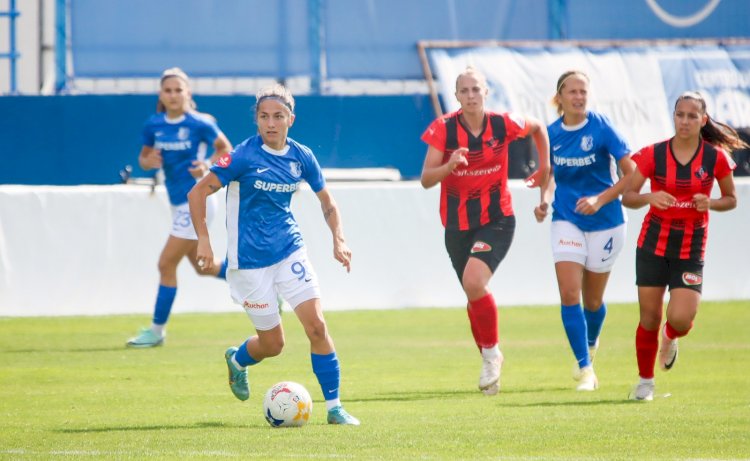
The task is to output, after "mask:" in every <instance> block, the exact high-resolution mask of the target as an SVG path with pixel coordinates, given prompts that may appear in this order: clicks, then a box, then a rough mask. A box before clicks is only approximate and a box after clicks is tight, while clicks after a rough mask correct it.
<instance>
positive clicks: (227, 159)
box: [216, 153, 232, 168]
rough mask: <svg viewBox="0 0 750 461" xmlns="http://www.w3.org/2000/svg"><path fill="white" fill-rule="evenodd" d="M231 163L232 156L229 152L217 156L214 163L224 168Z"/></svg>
mask: <svg viewBox="0 0 750 461" xmlns="http://www.w3.org/2000/svg"><path fill="white" fill-rule="evenodd" d="M231 163H232V156H231V155H230V154H229V153H226V154H224V155H222V156H221V157H219V160H217V161H216V165H217V166H218V167H219V168H226V167H228V166H229V165H230V164H231Z"/></svg>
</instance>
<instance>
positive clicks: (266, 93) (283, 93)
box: [255, 83, 294, 115]
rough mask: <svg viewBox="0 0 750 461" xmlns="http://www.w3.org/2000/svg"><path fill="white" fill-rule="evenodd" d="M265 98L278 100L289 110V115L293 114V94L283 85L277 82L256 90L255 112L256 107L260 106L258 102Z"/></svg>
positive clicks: (256, 111)
mask: <svg viewBox="0 0 750 461" xmlns="http://www.w3.org/2000/svg"><path fill="white" fill-rule="evenodd" d="M267 99H273V100H275V101H278V102H280V103H281V105H282V106H284V107H286V108H287V109H288V110H289V114H290V115H291V114H294V96H292V92H291V91H289V89H288V88H287V87H285V86H284V85H281V84H279V83H277V84H275V85H273V86H268V87H265V88H261V89H260V90H258V92H257V93H256V94H255V113H256V114H257V113H258V107H259V106H260V103H261V102H263V101H265V100H267Z"/></svg>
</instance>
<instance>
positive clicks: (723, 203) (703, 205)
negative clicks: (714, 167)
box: [693, 174, 737, 212]
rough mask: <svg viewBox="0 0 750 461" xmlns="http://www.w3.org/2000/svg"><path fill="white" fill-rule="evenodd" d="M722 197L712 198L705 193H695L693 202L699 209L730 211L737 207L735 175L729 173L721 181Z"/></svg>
mask: <svg viewBox="0 0 750 461" xmlns="http://www.w3.org/2000/svg"><path fill="white" fill-rule="evenodd" d="M718 182H719V189H720V190H721V197H719V198H710V197H709V196H707V195H705V194H695V195H694V196H693V203H695V208H696V209H697V210H698V211H701V212H703V211H708V210H713V211H729V210H733V209H735V208H736V207H737V192H736V190H735V187H734V177H733V176H732V175H731V174H728V175H726V176H724V177H723V178H721V179H720V180H719V181H718Z"/></svg>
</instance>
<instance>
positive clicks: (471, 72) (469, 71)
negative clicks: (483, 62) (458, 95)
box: [456, 66, 488, 90]
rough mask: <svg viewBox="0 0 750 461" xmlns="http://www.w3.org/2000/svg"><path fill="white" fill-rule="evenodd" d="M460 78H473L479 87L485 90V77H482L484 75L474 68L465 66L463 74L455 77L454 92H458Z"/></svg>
mask: <svg viewBox="0 0 750 461" xmlns="http://www.w3.org/2000/svg"><path fill="white" fill-rule="evenodd" d="M461 77H473V78H475V79H476V80H477V81H478V82H479V85H480V86H481V87H482V88H485V89H487V88H488V87H487V77H485V76H484V74H483V73H482V72H481V71H479V70H478V69H476V68H475V67H474V66H466V69H464V71H463V72H461V73H460V74H458V77H456V90H458V81H459V80H461Z"/></svg>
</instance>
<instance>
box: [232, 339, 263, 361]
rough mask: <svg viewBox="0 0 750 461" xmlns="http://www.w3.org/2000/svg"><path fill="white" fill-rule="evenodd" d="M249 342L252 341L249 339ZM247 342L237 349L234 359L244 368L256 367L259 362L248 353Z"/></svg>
mask: <svg viewBox="0 0 750 461" xmlns="http://www.w3.org/2000/svg"><path fill="white" fill-rule="evenodd" d="M247 341H250V340H249V339H248V340H247ZM247 341H245V342H244V343H242V345H241V346H240V347H239V348H238V349H237V352H235V353H234V359H235V360H236V361H237V363H239V364H240V365H242V366H243V367H248V366H251V365H255V364H256V363H258V362H259V360H255V359H254V358H252V357H251V356H250V354H249V353H248V352H247Z"/></svg>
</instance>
